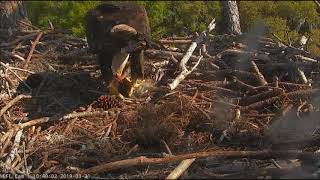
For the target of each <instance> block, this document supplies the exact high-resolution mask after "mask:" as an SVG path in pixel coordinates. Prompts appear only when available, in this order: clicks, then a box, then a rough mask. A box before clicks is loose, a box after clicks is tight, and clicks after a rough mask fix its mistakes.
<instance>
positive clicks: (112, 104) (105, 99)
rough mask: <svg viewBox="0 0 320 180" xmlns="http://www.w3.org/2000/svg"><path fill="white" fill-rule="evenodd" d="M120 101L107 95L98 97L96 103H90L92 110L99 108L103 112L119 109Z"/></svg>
mask: <svg viewBox="0 0 320 180" xmlns="http://www.w3.org/2000/svg"><path fill="white" fill-rule="evenodd" d="M122 105H123V104H122V101H121V100H120V99H119V98H117V97H115V96H109V95H103V96H100V97H99V98H98V99H97V100H96V101H94V102H93V103H92V107H93V108H101V109H103V110H107V109H110V108H121V107H122Z"/></svg>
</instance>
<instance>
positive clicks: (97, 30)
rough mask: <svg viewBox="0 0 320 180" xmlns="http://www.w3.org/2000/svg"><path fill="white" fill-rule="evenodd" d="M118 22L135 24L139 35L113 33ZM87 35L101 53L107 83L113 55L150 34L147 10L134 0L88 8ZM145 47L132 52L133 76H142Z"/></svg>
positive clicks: (92, 49)
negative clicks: (117, 34)
mask: <svg viewBox="0 0 320 180" xmlns="http://www.w3.org/2000/svg"><path fill="white" fill-rule="evenodd" d="M119 24H125V25H128V26H130V27H132V28H134V29H135V30H136V31H137V33H138V35H139V37H138V36H134V37H131V36H130V37H126V36H113V35H112V34H111V33H110V31H111V29H112V28H113V27H115V26H116V25H119ZM86 36H87V41H88V45H89V48H90V50H91V51H92V52H93V53H96V54H97V55H98V63H99V64H100V68H101V73H102V76H103V78H104V79H105V81H106V82H107V83H110V81H111V80H112V78H113V73H112V70H111V64H112V58H113V57H114V56H115V55H116V53H118V52H120V50H121V48H125V47H126V46H127V45H128V43H131V44H132V43H133V44H135V43H138V42H139V41H144V39H143V38H141V37H148V38H149V37H150V27H149V21H148V16H147V12H146V10H145V8H144V7H142V6H140V5H138V4H136V3H134V2H126V3H124V2H117V3H110V2H107V3H103V4H100V5H98V6H97V7H95V8H94V9H92V10H90V11H88V13H87V16H86ZM143 49H144V48H138V49H136V50H134V51H133V52H130V58H129V61H130V68H131V78H132V79H133V80H134V79H137V78H143V61H144V53H143Z"/></svg>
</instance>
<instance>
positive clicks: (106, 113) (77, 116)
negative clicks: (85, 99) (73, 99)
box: [62, 111, 112, 120]
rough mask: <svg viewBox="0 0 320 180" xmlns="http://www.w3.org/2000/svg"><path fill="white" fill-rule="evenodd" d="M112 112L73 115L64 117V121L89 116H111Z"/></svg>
mask: <svg viewBox="0 0 320 180" xmlns="http://www.w3.org/2000/svg"><path fill="white" fill-rule="evenodd" d="M111 113H112V112H111V111H95V112H79V113H72V114H68V115H65V116H63V117H62V119H63V120H67V119H73V118H80V117H88V116H108V115H111Z"/></svg>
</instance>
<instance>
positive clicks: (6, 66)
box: [0, 61, 32, 92]
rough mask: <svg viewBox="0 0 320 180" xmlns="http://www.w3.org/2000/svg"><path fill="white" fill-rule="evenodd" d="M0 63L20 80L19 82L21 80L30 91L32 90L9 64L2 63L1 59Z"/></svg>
mask: <svg viewBox="0 0 320 180" xmlns="http://www.w3.org/2000/svg"><path fill="white" fill-rule="evenodd" d="M0 65H2V66H3V67H5V68H7V69H8V70H9V71H10V72H11V73H13V74H14V75H15V76H16V77H17V78H18V79H19V80H20V82H22V83H23V84H24V85H25V86H26V87H27V88H28V89H29V91H30V92H31V91H32V88H31V87H30V86H29V85H28V84H27V83H26V82H24V81H23V79H21V77H20V76H19V75H18V74H17V73H16V72H14V71H13V70H12V69H11V67H10V66H8V65H6V64H4V63H3V62H1V61H0Z"/></svg>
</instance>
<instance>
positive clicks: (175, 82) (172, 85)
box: [168, 56, 202, 90]
mask: <svg viewBox="0 0 320 180" xmlns="http://www.w3.org/2000/svg"><path fill="white" fill-rule="evenodd" d="M201 59H202V56H201V57H200V58H199V60H198V62H197V63H196V64H195V65H194V66H193V67H192V69H191V70H188V69H184V70H183V71H182V72H181V73H180V74H179V75H178V76H177V77H176V78H175V79H174V80H173V82H172V83H170V84H169V85H168V86H169V88H170V90H174V89H175V88H176V87H177V86H178V85H179V84H180V82H181V81H182V80H184V79H185V78H186V77H187V76H188V75H189V74H190V73H191V72H192V71H194V70H195V69H196V68H197V66H198V65H199V63H200V61H201Z"/></svg>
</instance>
